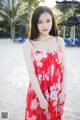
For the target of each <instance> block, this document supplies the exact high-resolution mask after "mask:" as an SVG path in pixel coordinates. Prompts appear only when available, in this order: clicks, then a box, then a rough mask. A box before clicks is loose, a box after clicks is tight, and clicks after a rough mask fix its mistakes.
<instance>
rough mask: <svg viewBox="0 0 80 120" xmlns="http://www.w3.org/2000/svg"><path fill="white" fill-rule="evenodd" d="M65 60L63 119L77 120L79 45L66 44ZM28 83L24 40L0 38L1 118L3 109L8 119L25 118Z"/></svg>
mask: <svg viewBox="0 0 80 120" xmlns="http://www.w3.org/2000/svg"><path fill="white" fill-rule="evenodd" d="M66 60H67V68H68V77H67V92H66V94H67V98H66V103H65V107H64V115H63V120H80V48H78V47H69V48H68V47H66ZM28 83H29V76H28V72H27V68H26V63H25V59H24V54H23V43H14V42H12V41H11V40H10V39H1V40H0V119H1V113H2V112H8V114H9V118H8V119H9V120H24V113H25V105H26V93H27V88H28ZM5 120H6V119H5Z"/></svg>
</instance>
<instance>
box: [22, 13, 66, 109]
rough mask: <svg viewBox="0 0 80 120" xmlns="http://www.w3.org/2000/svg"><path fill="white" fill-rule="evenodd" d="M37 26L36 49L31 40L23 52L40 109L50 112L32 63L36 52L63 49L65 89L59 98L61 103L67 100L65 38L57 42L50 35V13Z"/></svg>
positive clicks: (42, 15)
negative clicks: (65, 94)
mask: <svg viewBox="0 0 80 120" xmlns="http://www.w3.org/2000/svg"><path fill="white" fill-rule="evenodd" d="M37 26H38V30H39V36H38V38H37V41H32V42H33V44H34V45H35V47H36V48H35V47H34V46H33V45H32V44H31V42H30V41H29V40H27V41H26V42H25V43H24V44H23V52H24V55H25V61H26V65H27V69H28V73H29V77H30V80H31V83H32V86H33V89H34V91H35V93H36V95H37V97H38V99H39V102H40V107H41V108H43V109H46V111H48V102H47V100H46V99H45V97H44V95H43V93H42V91H41V89H40V86H39V82H38V79H37V76H36V73H35V68H34V65H33V62H32V55H33V54H34V53H35V52H36V50H39V51H44V52H49V51H54V50H56V49H58V46H59V47H60V48H61V50H62V53H63V61H62V65H63V70H64V80H63V81H64V82H63V89H62V93H61V94H60V96H59V103H61V102H62V101H63V100H64V99H65V96H64V93H65V90H66V63H65V45H64V40H63V38H61V37H59V36H58V37H57V39H58V42H56V37H55V36H51V35H49V32H50V30H51V27H52V18H51V15H50V14H49V13H42V14H41V16H40V18H39V20H38V23H37Z"/></svg>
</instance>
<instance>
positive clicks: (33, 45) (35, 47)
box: [29, 40, 36, 48]
mask: <svg viewBox="0 0 80 120" xmlns="http://www.w3.org/2000/svg"><path fill="white" fill-rule="evenodd" d="M29 41H30V42H31V44H32V46H33V47H35V45H34V44H33V42H32V41H31V40H29ZM35 48H36V47H35Z"/></svg>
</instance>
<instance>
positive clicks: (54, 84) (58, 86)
mask: <svg viewBox="0 0 80 120" xmlns="http://www.w3.org/2000/svg"><path fill="white" fill-rule="evenodd" d="M31 43H32V42H31ZM32 45H33V46H34V44H33V43H32ZM34 47H35V46H34ZM62 58H63V55H62V51H61V49H60V48H59V47H58V48H57V49H56V50H54V51H50V52H42V51H39V50H36V52H35V53H34V54H33V56H32V60H33V64H34V67H35V71H36V76H37V79H38V82H39V85H40V88H41V90H42V93H43V95H44V97H45V98H46V100H47V101H48V104H49V107H48V112H46V110H45V109H42V108H41V107H40V105H39V100H38V97H37V95H36V93H35V91H34V90H33V88H32V84H31V82H30V83H29V87H28V92H27V97H26V109H25V120H62V115H63V107H64V102H65V100H64V101H63V102H62V103H60V104H59V103H58V98H59V95H60V93H61V91H62V84H63V67H62V65H61V63H62ZM34 82H35V81H34Z"/></svg>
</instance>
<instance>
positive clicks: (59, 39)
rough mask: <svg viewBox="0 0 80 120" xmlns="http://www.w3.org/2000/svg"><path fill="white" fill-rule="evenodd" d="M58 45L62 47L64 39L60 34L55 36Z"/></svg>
mask: <svg viewBox="0 0 80 120" xmlns="http://www.w3.org/2000/svg"><path fill="white" fill-rule="evenodd" d="M57 39H58V42H59V45H60V46H61V47H62V48H63V47H64V46H65V43H64V39H63V38H62V37H60V36H58V37H57Z"/></svg>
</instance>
